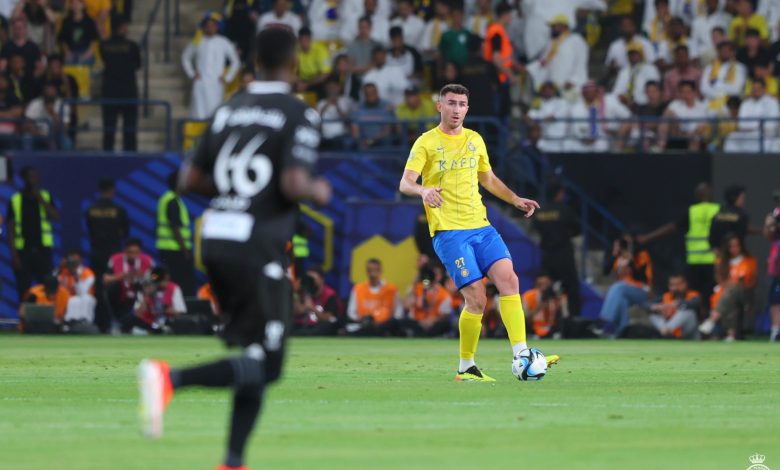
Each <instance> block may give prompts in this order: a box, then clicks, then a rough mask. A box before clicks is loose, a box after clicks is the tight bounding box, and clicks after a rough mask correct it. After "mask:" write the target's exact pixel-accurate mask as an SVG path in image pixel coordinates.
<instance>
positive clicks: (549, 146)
mask: <svg viewBox="0 0 780 470" xmlns="http://www.w3.org/2000/svg"><path fill="white" fill-rule="evenodd" d="M555 92H556V90H555V85H554V84H553V83H552V82H545V83H543V84H542V86H541V88H540V89H539V95H540V99H539V102H538V104H535V105H534V106H532V107H531V109H529V110H528V117H529V118H530V119H533V120H534V121H537V122H538V123H539V126H540V127H541V130H542V138H541V139H539V142H538V143H537V147H539V150H542V151H543V152H550V153H556V152H560V151H561V150H563V142H564V139H565V138H566V131H567V129H568V126H569V124H568V122H567V121H566V119H567V118H568V117H569V105H568V104H567V103H566V101H565V100H564V99H563V98H560V97H558V96H557V95H556V93H555Z"/></svg>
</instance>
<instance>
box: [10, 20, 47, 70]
mask: <svg viewBox="0 0 780 470" xmlns="http://www.w3.org/2000/svg"><path fill="white" fill-rule="evenodd" d="M14 54H20V55H21V56H22V57H24V63H25V73H26V74H27V75H28V76H31V77H40V76H41V75H43V71H44V67H43V62H42V61H41V49H40V48H39V47H38V45H36V44H35V43H34V42H32V41H31V40H30V39H29V38H28V37H27V20H25V19H24V17H23V16H21V17H17V18H14V19H13V20H11V40H10V41H8V42H6V43H5V44H3V48H2V49H0V72H5V71H6V69H7V68H8V62H9V60H10V58H11V56H12V55H14Z"/></svg>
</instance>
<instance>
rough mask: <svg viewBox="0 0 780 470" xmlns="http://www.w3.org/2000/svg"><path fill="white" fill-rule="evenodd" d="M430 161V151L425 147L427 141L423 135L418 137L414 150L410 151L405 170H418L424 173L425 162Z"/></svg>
mask: <svg viewBox="0 0 780 470" xmlns="http://www.w3.org/2000/svg"><path fill="white" fill-rule="evenodd" d="M426 163H428V151H427V150H426V149H425V142H423V138H422V137H418V138H417V140H416V141H414V145H412V150H411V151H409V159H408V160H406V167H405V168H404V169H405V170H412V171H416V172H417V173H422V170H423V168H425V164H426Z"/></svg>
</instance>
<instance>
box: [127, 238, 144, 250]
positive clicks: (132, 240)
mask: <svg viewBox="0 0 780 470" xmlns="http://www.w3.org/2000/svg"><path fill="white" fill-rule="evenodd" d="M131 246H137V247H138V248H141V249H143V247H144V246H143V244H142V243H141V240H140V239H138V238H135V237H132V238H128V239H127V241H126V242H125V248H128V247H131Z"/></svg>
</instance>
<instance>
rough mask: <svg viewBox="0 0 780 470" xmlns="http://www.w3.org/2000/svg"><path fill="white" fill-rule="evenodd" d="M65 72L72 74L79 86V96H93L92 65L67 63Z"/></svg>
mask: <svg viewBox="0 0 780 470" xmlns="http://www.w3.org/2000/svg"><path fill="white" fill-rule="evenodd" d="M63 70H65V73H67V74H69V75H72V76H73V78H74V79H75V80H76V85H77V86H78V87H79V98H89V97H90V96H92V79H91V78H90V70H91V69H90V67H89V66H88V65H65V66H64V67H63Z"/></svg>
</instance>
